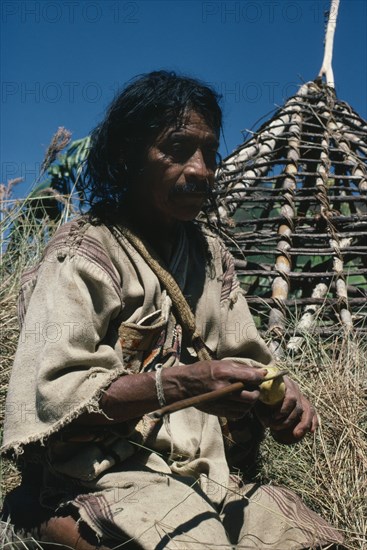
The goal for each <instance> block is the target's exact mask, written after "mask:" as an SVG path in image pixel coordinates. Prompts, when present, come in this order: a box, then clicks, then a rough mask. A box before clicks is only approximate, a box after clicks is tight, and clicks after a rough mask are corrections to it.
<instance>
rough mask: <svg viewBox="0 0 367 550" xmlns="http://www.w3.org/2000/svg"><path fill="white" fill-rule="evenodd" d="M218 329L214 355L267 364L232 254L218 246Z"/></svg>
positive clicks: (269, 359)
mask: <svg viewBox="0 0 367 550" xmlns="http://www.w3.org/2000/svg"><path fill="white" fill-rule="evenodd" d="M221 250H222V266H223V275H222V291H221V300H220V303H221V305H220V308H221V332H220V339H219V345H218V350H217V356H218V358H220V359H222V358H224V357H242V358H246V359H248V360H249V362H250V364H252V365H254V366H259V367H261V366H264V365H269V364H270V363H271V362H272V360H273V358H272V355H271V353H270V351H269V349H268V347H267V345H266V344H265V342H264V340H263V339H262V338H261V336H260V334H259V332H258V330H257V328H256V325H255V322H254V319H253V317H252V315H251V313H250V310H249V307H248V305H247V301H246V298H245V296H244V293H243V291H242V289H241V288H240V284H239V281H238V279H237V275H236V272H235V267H234V261H233V257H232V255H231V254H230V253H229V251H228V250H227V249H225V248H224V247H222V249H221Z"/></svg>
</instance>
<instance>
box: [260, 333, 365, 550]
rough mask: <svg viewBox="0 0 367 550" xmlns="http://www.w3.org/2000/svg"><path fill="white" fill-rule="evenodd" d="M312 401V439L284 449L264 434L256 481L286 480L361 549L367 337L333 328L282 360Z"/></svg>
mask: <svg viewBox="0 0 367 550" xmlns="http://www.w3.org/2000/svg"><path fill="white" fill-rule="evenodd" d="M285 361H286V363H287V368H288V369H289V371H290V372H291V373H292V375H293V378H295V379H296V380H297V381H298V383H299V384H300V386H301V387H302V388H303V390H304V392H305V393H306V394H307V395H308V396H309V397H310V399H311V401H312V402H313V404H314V405H315V406H316V409H317V411H318V414H319V417H320V426H319V429H318V431H317V433H316V434H315V436H314V437H309V438H306V439H305V440H304V441H303V442H302V443H300V444H298V445H296V446H290V447H285V446H282V445H278V444H276V443H275V442H274V441H273V440H272V439H270V438H269V439H267V440H266V441H265V443H264V445H263V448H262V472H261V475H262V479H264V480H267V481H269V480H271V481H272V482H273V483H276V484H284V485H286V486H288V487H289V488H291V489H293V490H294V491H295V492H297V493H298V494H299V495H300V496H301V497H302V498H303V500H304V501H305V502H306V503H307V504H308V505H309V506H310V507H311V508H312V509H314V510H315V511H317V512H319V513H320V514H321V515H322V516H323V517H324V518H325V519H328V520H329V521H330V523H332V524H333V525H334V526H335V527H337V528H339V529H340V530H341V531H342V532H343V534H344V536H345V541H346V546H347V548H349V549H351V550H352V549H353V550H357V549H358V550H361V549H366V548H367V498H366V495H367V437H366V436H367V374H366V372H367V371H366V364H367V342H366V340H364V341H363V340H362V339H361V338H358V337H357V336H356V335H353V334H348V333H345V332H343V331H342V329H340V331H339V332H338V330H336V332H335V334H334V336H331V337H330V338H329V339H328V340H326V341H325V339H324V340H323V341H321V339H320V338H319V337H312V336H310V335H307V336H306V337H305V341H304V347H303V349H302V351H301V352H300V353H299V354H298V355H297V356H292V355H291V354H290V355H288V356H287V357H286V359H285Z"/></svg>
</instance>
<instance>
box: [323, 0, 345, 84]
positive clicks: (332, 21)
mask: <svg viewBox="0 0 367 550" xmlns="http://www.w3.org/2000/svg"><path fill="white" fill-rule="evenodd" d="M339 3H340V0H331V4H330V12H329V19H328V24H327V28H326V34H325V49H324V59H323V61H322V65H321V69H320V72H319V77H321V78H322V77H323V76H325V78H326V84H327V85H328V86H330V87H331V88H335V83H334V73H333V69H332V59H333V45H334V34H335V28H336V19H337V16H338V9H339Z"/></svg>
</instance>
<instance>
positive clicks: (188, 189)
mask: <svg viewBox="0 0 367 550" xmlns="http://www.w3.org/2000/svg"><path fill="white" fill-rule="evenodd" d="M211 191H212V186H211V185H210V183H209V182H208V181H201V182H197V181H196V182H195V181H193V182H187V183H185V184H184V185H175V186H174V187H173V188H172V189H171V190H170V192H169V194H170V196H175V195H185V194H193V193H197V194H200V195H206V196H209V195H210V193H211Z"/></svg>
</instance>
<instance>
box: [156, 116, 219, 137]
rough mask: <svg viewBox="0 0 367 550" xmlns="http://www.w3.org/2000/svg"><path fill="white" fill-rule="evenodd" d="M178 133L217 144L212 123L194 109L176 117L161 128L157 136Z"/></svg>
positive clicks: (168, 135) (169, 135)
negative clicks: (172, 121)
mask: <svg viewBox="0 0 367 550" xmlns="http://www.w3.org/2000/svg"><path fill="white" fill-rule="evenodd" d="M180 134H184V135H185V134H187V135H192V136H193V137H195V136H197V137H202V138H204V139H207V140H209V141H212V142H213V143H214V144H217V145H218V144H219V141H218V136H217V133H216V131H215V130H214V128H213V127H212V125H210V124H209V123H208V122H207V120H206V119H205V118H204V116H203V115H201V114H200V113H197V112H196V111H188V112H187V113H185V114H184V115H183V116H182V117H180V118H177V119H176V121H175V122H174V123H171V124H169V125H168V126H166V128H164V129H163V131H162V132H161V134H160V136H159V137H171V136H172V137H174V136H175V135H180Z"/></svg>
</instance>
